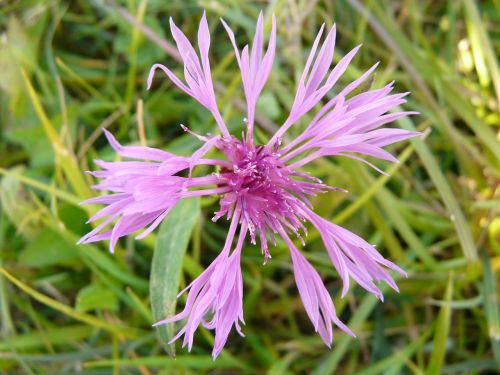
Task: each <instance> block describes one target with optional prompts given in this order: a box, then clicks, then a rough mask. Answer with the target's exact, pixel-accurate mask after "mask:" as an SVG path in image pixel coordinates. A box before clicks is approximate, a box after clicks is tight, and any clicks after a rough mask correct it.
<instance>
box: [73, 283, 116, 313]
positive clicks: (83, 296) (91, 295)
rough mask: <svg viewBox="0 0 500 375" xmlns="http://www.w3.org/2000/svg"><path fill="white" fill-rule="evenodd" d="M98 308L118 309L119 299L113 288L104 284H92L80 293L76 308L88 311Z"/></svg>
mask: <svg viewBox="0 0 500 375" xmlns="http://www.w3.org/2000/svg"><path fill="white" fill-rule="evenodd" d="M97 309H107V310H112V311H116V310H117V309H118V299H117V297H116V294H115V293H113V292H112V291H111V290H109V289H107V288H105V287H103V286H102V285H98V284H91V285H89V286H87V287H85V288H83V289H82V290H80V292H79V293H78V296H77V297H76V306H75V310H76V311H79V312H87V311H91V310H97Z"/></svg>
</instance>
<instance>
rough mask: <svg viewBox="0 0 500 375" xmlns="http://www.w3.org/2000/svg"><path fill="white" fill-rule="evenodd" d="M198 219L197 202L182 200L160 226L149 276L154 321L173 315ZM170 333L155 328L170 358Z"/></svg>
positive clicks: (172, 350)
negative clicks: (191, 238)
mask: <svg viewBox="0 0 500 375" xmlns="http://www.w3.org/2000/svg"><path fill="white" fill-rule="evenodd" d="M199 215H200V200H199V199H198V198H196V199H195V198H191V199H184V200H182V201H180V202H179V203H177V205H176V206H175V207H174V208H173V209H172V211H171V212H170V213H169V214H168V216H167V218H166V219H165V221H164V222H163V223H162V224H161V226H160V231H159V233H158V238H157V240H156V247H155V252H154V255H153V262H152V264H151V276H150V294H151V308H152V310H153V318H154V320H155V321H158V320H161V319H165V318H166V317H167V316H171V315H173V314H174V312H175V304H176V300H177V291H178V289H179V278H180V276H181V270H182V263H183V258H184V254H185V252H186V248H187V245H188V243H189V239H190V237H191V232H192V230H193V228H194V225H195V223H196V220H197V219H198V217H199ZM173 332H174V327H173V325H172V324H167V325H162V326H159V327H158V335H159V337H160V341H161V342H162V343H164V344H165V348H166V350H167V352H168V353H169V354H171V355H175V348H174V347H173V346H172V345H168V342H169V341H170V339H171V338H172V337H173Z"/></svg>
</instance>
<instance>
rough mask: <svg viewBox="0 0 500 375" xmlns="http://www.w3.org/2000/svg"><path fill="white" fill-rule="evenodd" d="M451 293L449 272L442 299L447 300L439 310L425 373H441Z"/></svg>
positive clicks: (448, 329)
mask: <svg viewBox="0 0 500 375" xmlns="http://www.w3.org/2000/svg"><path fill="white" fill-rule="evenodd" d="M452 295H453V273H450V274H449V277H448V285H447V286H446V291H445V295H444V300H445V301H446V302H447V303H446V304H445V305H443V307H441V310H440V311H439V316H438V320H437V323H436V331H435V335H434V345H433V350H432V354H431V358H430V360H429V366H428V367H427V371H426V373H427V374H441V373H442V369H443V364H444V359H445V356H446V340H447V339H448V335H449V332H450V324H451V302H452Z"/></svg>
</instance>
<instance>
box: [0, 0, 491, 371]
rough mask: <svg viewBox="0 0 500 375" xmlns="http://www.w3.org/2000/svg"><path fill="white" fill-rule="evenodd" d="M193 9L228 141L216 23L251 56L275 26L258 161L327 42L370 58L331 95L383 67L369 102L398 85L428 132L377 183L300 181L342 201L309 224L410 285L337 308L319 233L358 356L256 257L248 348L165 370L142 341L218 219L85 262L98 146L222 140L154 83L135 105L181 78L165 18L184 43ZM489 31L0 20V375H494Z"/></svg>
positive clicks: (400, 19)
mask: <svg viewBox="0 0 500 375" xmlns="http://www.w3.org/2000/svg"><path fill="white" fill-rule="evenodd" d="M203 9H206V11H207V16H208V19H209V24H210V29H211V32H212V47H211V63H212V72H213V74H214V79H215V81H216V82H217V84H216V89H217V91H218V98H219V106H220V108H221V113H222V114H223V116H224V119H225V121H226V122H227V123H228V124H229V128H230V130H231V131H232V132H233V133H235V134H238V133H239V132H240V131H241V126H242V117H243V116H244V115H243V113H242V111H241V108H242V99H243V95H242V91H241V87H240V86H241V85H240V81H241V80H240V76H239V74H238V72H237V68H236V63H235V59H234V55H233V52H232V48H231V45H230V43H229V40H228V38H227V36H226V34H225V33H224V32H223V28H222V27H221V25H220V24H219V23H218V18H219V17H224V18H225V20H226V21H228V23H229V24H230V25H232V26H234V28H236V31H237V38H238V40H239V41H240V42H241V43H243V42H244V41H246V40H247V39H248V38H249V37H250V36H251V35H253V31H254V23H255V20H256V18H257V15H258V12H259V10H260V9H264V10H265V12H266V17H267V18H266V27H267V28H269V27H270V14H271V12H273V11H274V12H275V13H276V15H277V18H278V50H277V60H276V63H275V67H274V70H273V73H272V76H271V78H270V80H269V82H268V84H267V85H266V87H265V90H264V95H263V97H264V98H263V100H262V101H261V102H260V103H259V105H258V123H259V125H260V127H259V128H258V129H257V137H258V139H260V140H261V141H264V140H265V139H267V138H268V137H269V135H270V133H271V132H272V131H273V130H275V129H276V126H277V125H276V124H279V123H281V122H282V121H283V120H284V118H285V116H286V113H287V110H288V109H289V108H290V105H291V103H292V100H293V90H294V88H295V82H296V81H297V78H298V77H299V75H300V73H301V68H302V67H303V64H304V62H305V58H306V56H307V51H308V49H309V48H310V46H311V44H312V41H313V38H314V35H315V33H316V32H317V30H318V29H319V26H320V24H321V23H323V22H326V23H327V25H328V26H331V25H332V24H333V23H334V22H336V24H337V29H338V33H337V35H338V37H337V38H338V39H337V47H336V54H335V58H336V59H337V61H338V59H339V58H340V57H342V56H343V55H344V54H345V53H346V52H347V51H349V50H350V49H351V48H353V47H354V46H355V45H357V44H359V43H363V48H362V49H361V51H360V52H359V54H358V56H357V57H356V58H355V59H354V61H353V64H352V65H351V67H349V69H348V70H347V72H346V74H345V76H344V77H343V78H342V79H341V82H340V83H339V85H338V87H343V86H344V85H345V84H346V83H347V82H349V81H350V80H352V79H354V78H355V77H357V76H358V75H359V74H360V73H361V72H362V71H364V70H365V69H367V68H368V67H370V66H371V65H372V64H373V63H374V62H376V61H380V62H381V64H380V66H379V68H378V69H377V73H376V75H375V76H374V77H373V82H372V85H373V86H374V87H381V86H382V85H384V84H385V83H387V82H389V81H392V80H396V82H397V88H398V90H399V91H411V95H410V96H409V101H408V103H407V104H406V105H405V109H408V110H416V111H419V112H420V113H421V115H419V116H413V117H411V118H408V119H402V120H400V121H399V122H398V124H396V125H397V126H400V127H403V128H406V129H412V130H413V129H418V130H420V131H423V132H424V133H425V134H426V136H425V137H424V138H421V139H414V140H412V141H411V142H407V143H402V144H398V145H396V146H395V147H393V148H392V151H393V152H394V153H395V154H396V155H397V156H398V157H399V158H400V159H401V163H399V164H396V165H388V164H383V163H380V164H378V165H379V166H380V167H382V168H383V169H384V170H386V171H388V173H389V176H388V177H387V176H381V175H377V174H376V173H374V172H373V171H372V170H370V169H368V168H367V167H366V166H364V165H361V164H360V163H356V162H353V161H350V160H345V159H324V160H321V161H318V162H317V163H315V164H314V165H312V166H310V167H309V169H310V172H312V173H314V174H315V175H316V176H318V177H320V178H322V179H323V180H325V181H326V182H328V183H330V184H333V185H335V186H340V187H343V188H346V189H348V190H349V194H341V193H328V194H325V195H322V196H320V197H317V198H315V200H314V204H315V206H316V207H317V211H318V212H319V213H320V214H322V215H323V216H325V217H328V218H330V219H331V220H332V221H334V222H335V223H338V224H342V225H344V226H345V227H347V228H349V229H350V230H352V231H354V232H356V233H358V234H359V235H361V236H363V237H364V238H366V239H368V240H369V241H370V242H372V243H376V244H377V248H378V249H379V251H381V252H382V253H383V254H384V256H387V257H389V258H390V259H392V260H393V261H396V262H397V263H398V264H400V265H401V266H403V267H404V268H405V269H406V270H407V271H408V274H409V278H408V279H399V280H398V284H399V286H400V289H401V292H400V293H399V294H396V293H393V292H390V291H389V290H388V289H387V288H383V290H384V291H385V292H386V301H385V302H384V303H380V302H379V301H377V300H376V299H375V298H374V297H373V296H371V295H369V294H368V293H367V292H365V291H364V290H362V289H361V288H359V287H355V288H353V289H352V290H351V291H350V292H349V294H348V295H347V296H346V298H345V299H340V296H339V295H340V291H339V285H340V282H339V277H338V276H337V274H336V272H335V271H334V269H333V267H332V266H331V263H330V262H329V260H328V258H327V256H326V253H325V251H324V249H323V246H322V244H321V241H320V240H319V236H318V233H315V232H314V231H311V233H310V235H309V237H308V238H307V244H306V248H305V250H304V251H305V254H306V256H307V258H308V259H309V260H310V261H311V262H312V263H313V264H314V266H315V267H316V268H317V269H318V270H319V271H320V273H321V275H322V277H323V279H324V280H325V283H326V285H327V287H328V288H329V290H330V291H331V294H332V298H333V300H334V303H335V306H336V309H337V312H338V313H339V315H340V316H341V318H342V319H343V321H345V322H346V323H348V324H349V326H350V327H351V328H352V329H353V330H354V331H355V332H356V334H357V336H358V338H356V339H353V338H351V337H349V336H347V335H345V334H343V333H341V332H340V331H338V330H337V331H336V335H335V337H334V345H333V348H332V349H331V350H329V349H328V348H326V347H325V346H324V345H323V343H322V342H321V340H320V338H319V336H317V335H316V334H315V333H314V330H313V327H312V326H311V324H310V322H309V320H308V318H307V315H306V314H305V311H304V309H303V307H302V303H301V301H300V298H299V297H298V294H297V291H296V289H295V287H294V282H293V274H292V272H291V261H290V258H289V256H288V253H287V250H286V249H285V248H284V247H283V246H282V245H279V246H278V247H276V248H272V249H271V251H272V255H273V257H272V260H271V261H270V262H269V264H267V265H266V266H262V258H261V255H260V250H258V249H257V248H256V247H254V246H251V245H249V244H247V246H246V247H245V251H244V252H243V257H242V269H243V279H244V288H245V298H244V311H245V321H246V326H244V327H243V330H244V333H245V334H246V337H245V338H240V337H239V336H238V335H236V334H234V333H232V334H231V335H230V337H229V340H228V343H227V345H226V348H225V350H224V351H223V352H222V354H221V356H220V357H219V358H218V359H217V360H216V361H215V362H214V361H212V359H211V356H210V353H211V346H212V344H213V336H212V333H210V332H209V331H207V330H204V329H201V330H199V332H198V333H197V334H196V337H195V345H194V347H193V350H192V353H191V354H189V353H187V351H186V350H185V349H181V348H180V345H177V350H176V357H175V359H174V358H173V357H171V356H170V355H169V354H167V352H166V350H165V349H168V351H169V352H170V353H174V349H173V348H167V346H166V341H167V339H168V337H171V335H172V331H171V329H170V328H168V329H167V328H163V329H160V330H157V329H154V328H152V327H151V324H152V323H153V322H154V320H153V317H154V318H155V319H157V318H159V317H161V315H162V314H167V313H168V314H170V313H171V312H172V311H173V308H174V306H175V299H174V298H173V297H174V296H175V295H176V293H177V291H178V289H179V288H183V287H184V286H185V285H186V284H187V283H188V282H189V281H190V280H192V279H193V278H194V277H196V276H197V275H198V274H199V273H200V272H201V270H203V269H204V268H205V267H206V265H207V264H208V262H209V260H210V259H213V258H214V256H215V255H216V254H217V252H218V251H220V249H221V247H222V244H223V241H224V236H225V232H226V230H227V229H226V224H225V223H217V224H214V223H212V222H211V221H210V217H211V215H212V213H213V212H214V210H216V207H217V202H216V201H215V200H214V199H202V200H201V201H200V203H198V201H194V200H193V201H191V202H188V203H187V204H184V205H182V206H179V207H178V208H176V211H175V212H173V213H172V214H173V216H172V217H171V218H170V219H167V220H166V221H165V223H164V224H163V225H162V227H161V229H160V233H153V234H151V235H150V236H149V237H147V238H146V239H144V240H142V241H134V240H133V239H132V238H129V239H126V240H123V241H121V242H120V243H119V244H118V246H117V251H116V253H115V254H114V255H111V254H109V253H108V251H107V244H105V243H97V244H92V245H82V246H76V245H75V243H76V241H77V240H78V238H79V237H80V236H81V235H83V234H84V233H85V232H86V231H88V230H89V227H88V226H87V225H85V221H86V220H87V218H88V217H89V216H90V215H91V214H92V213H93V212H95V210H96V207H95V206H92V207H90V206H80V205H79V202H80V201H82V200H84V199H85V198H87V197H90V196H92V195H94V194H95V193H94V192H93V191H92V189H91V185H92V184H93V183H94V182H93V181H92V178H91V177H90V176H88V175H86V174H85V173H84V171H85V170H89V169H93V168H94V164H93V159H97V158H103V159H106V160H112V159H113V158H114V154H113V152H112V150H111V149H110V147H109V146H108V145H107V143H106V142H105V140H104V137H103V136H102V133H101V130H100V129H101V128H102V127H105V128H109V129H110V130H112V131H113V133H115V134H116V136H117V138H118V139H119V140H120V141H122V142H124V143H130V142H136V143H144V142H147V143H148V144H150V145H152V146H156V147H160V148H163V149H166V150H169V151H172V152H178V153H181V154H188V153H189V152H190V151H192V150H193V149H194V148H195V147H197V145H198V144H197V142H196V140H195V139H194V138H193V137H190V136H188V135H186V134H184V133H183V132H182V130H181V129H180V127H179V126H178V125H179V124H180V123H183V124H186V125H188V126H189V127H190V128H192V129H193V130H194V131H196V132H198V133H207V132H214V131H215V130H216V125H215V124H214V122H213V121H212V120H211V118H210V116H209V115H208V113H207V111H205V110H204V109H203V108H201V106H200V105H198V104H197V103H195V102H194V101H193V100H191V99H189V98H187V97H186V96H185V95H184V94H182V93H181V92H180V91H179V90H177V89H175V88H174V87H173V86H172V85H171V84H170V83H169V82H168V81H167V80H166V79H162V80H160V79H158V82H159V85H157V87H156V88H155V89H154V90H152V91H149V92H148V91H146V89H145V83H146V77H147V73H148V70H149V67H150V66H151V65H152V64H153V63H156V62H163V63H166V64H167V65H168V66H170V67H172V68H173V69H174V70H175V71H176V72H181V66H180V64H179V62H178V56H177V55H176V54H175V53H174V49H173V48H172V39H171V38H170V36H169V32H168V17H169V16H172V17H173V18H174V20H175V21H176V22H177V23H178V25H180V27H181V29H183V30H184V31H185V32H186V33H187V34H188V36H189V37H191V38H194V37H195V36H196V28H197V23H198V20H199V18H200V16H201V14H202V11H203ZM499 24H500V2H499V1H498V0H490V1H481V2H479V1H473V0H461V1H453V0H448V1H445V0H442V1H430V0H424V1H417V0H407V1H389V0H383V1H376V0H371V1H361V0H339V1H333V0H328V1H301V0H300V1H299V0H292V1H284V0H276V1H272V2H264V1H259V2H247V1H242V0H234V1H229V0H223V1H218V2H213V1H197V2H196V1H181V0H174V1H164V0H121V1H111V0H91V1H87V0H74V1H58V0H45V1H36V0H19V1H15V0H14V1H0V127H1V137H0V335H1V336H0V337H1V339H0V373H1V374H4V373H5V374H74V373H80V374H110V373H113V374H141V375H147V374H156V373H158V374H171V373H176V374H177V373H178V374H199V373H206V372H209V373H227V374H233V373H249V374H254V373H269V374H273V375H274V374H295V373H315V374H318V375H319V374H331V373H337V374H365V375H366V374H482V373H494V371H495V370H496V369H498V368H500V307H499V300H500V297H499V285H500V284H499V283H500V280H499V279H500V215H499V212H500V187H499V181H500V141H499V139H500V135H499V134H500V114H499V108H500V70H499V63H498V56H499V55H500V28H499V26H498V25H499ZM137 26H138V27H137ZM141 101H142V102H141ZM300 130H301V127H300V126H298V127H295V128H293V129H292V130H291V132H290V133H291V134H290V137H291V138H293V137H294V136H296V135H297V134H298V133H299V132H300ZM200 212H201V214H200ZM179 223H183V224H185V225H184V226H179ZM191 228H192V229H191ZM155 247H156V248H157V250H156V252H155ZM184 250H185V252H186V254H185V255H184V256H182V254H183V253H184ZM153 255H154V257H153ZM169 261H170V262H169ZM162 262H165V265H164V267H163V268H162ZM162 269H163V272H162ZM150 274H151V280H152V282H151V283H150ZM150 287H151V290H150ZM183 302H184V297H183V298H181V300H180V302H179V304H178V305H182V303H183ZM178 308H179V306H177V309H178ZM177 311H178V310H177ZM157 331H158V332H157Z"/></svg>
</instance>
